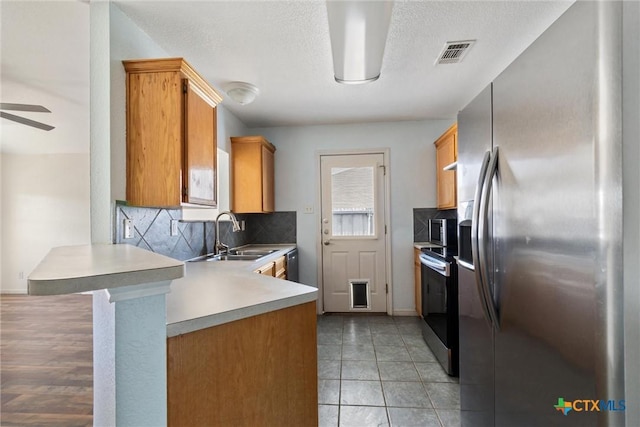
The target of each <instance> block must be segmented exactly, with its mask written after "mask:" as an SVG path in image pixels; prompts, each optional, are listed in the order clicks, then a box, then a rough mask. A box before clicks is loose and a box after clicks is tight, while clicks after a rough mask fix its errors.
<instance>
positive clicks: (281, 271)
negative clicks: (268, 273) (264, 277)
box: [274, 256, 287, 280]
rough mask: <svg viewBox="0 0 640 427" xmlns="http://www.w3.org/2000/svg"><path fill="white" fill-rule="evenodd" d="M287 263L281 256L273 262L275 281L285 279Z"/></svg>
mask: <svg viewBox="0 0 640 427" xmlns="http://www.w3.org/2000/svg"><path fill="white" fill-rule="evenodd" d="M286 264H287V263H286V262H285V257H284V256H281V257H280V258H278V259H277V260H275V266H274V270H275V272H274V275H275V278H276V279H285V280H286V278H287V265H286Z"/></svg>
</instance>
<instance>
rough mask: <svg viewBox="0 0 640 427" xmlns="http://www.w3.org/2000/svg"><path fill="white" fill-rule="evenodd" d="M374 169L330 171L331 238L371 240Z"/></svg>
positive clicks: (372, 233)
mask: <svg viewBox="0 0 640 427" xmlns="http://www.w3.org/2000/svg"><path fill="white" fill-rule="evenodd" d="M374 183H375V181H374V170H373V167H371V166H367V167H353V168H331V206H332V221H331V224H332V233H331V234H332V235H333V236H374V235H375V214H374V206H375V203H374V202H375V200H374V194H375V193H374Z"/></svg>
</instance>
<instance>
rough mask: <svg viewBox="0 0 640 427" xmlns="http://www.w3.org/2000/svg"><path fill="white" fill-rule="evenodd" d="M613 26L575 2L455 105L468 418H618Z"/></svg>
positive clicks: (609, 17)
mask: <svg viewBox="0 0 640 427" xmlns="http://www.w3.org/2000/svg"><path fill="white" fill-rule="evenodd" d="M621 23H622V15H621V4H620V3H619V2H608V1H604V2H591V1H588V2H587V1H585V2H582V1H579V2H576V3H575V4H573V5H572V6H571V7H570V8H569V9H568V10H567V11H566V12H565V13H564V14H563V15H562V16H561V17H560V18H559V19H558V20H557V21H556V22H555V23H554V24H552V26H551V27H550V28H549V29H548V30H547V31H545V32H544V33H543V34H542V35H541V36H540V37H539V38H538V39H537V40H536V41H535V42H534V43H533V44H532V45H531V46H529V47H528V48H527V49H526V50H525V51H524V52H523V53H522V54H521V55H520V56H519V57H518V58H517V59H516V60H515V61H514V62H513V63H512V64H511V65H510V66H509V67H508V68H507V69H506V70H505V71H504V72H503V73H501V74H500V75H499V76H498V77H497V78H496V79H495V80H494V81H493V83H492V84H491V85H490V86H489V87H487V88H486V89H485V90H484V91H483V92H482V93H481V94H479V95H478V96H477V97H476V98H475V99H474V100H473V101H472V102H471V103H470V104H469V105H468V106H467V107H465V108H464V109H463V110H462V111H461V112H460V114H459V115H458V129H459V131H458V132H459V135H458V165H457V173H458V199H459V204H458V206H459V207H458V218H459V227H460V232H459V236H460V237H459V239H460V245H459V246H460V255H459V260H458V263H459V269H458V271H459V319H460V393H461V418H462V425H463V426H474V427H478V426H494V425H495V426H508V427H513V426H556V425H557V426H596V425H597V426H624V409H625V402H624V380H623V335H622V334H623V329H622V308H623V306H622V304H623V301H622V178H621V167H622V154H621V146H622V140H621V96H622V93H621V60H622V50H621V31H620V28H621ZM596 401H597V403H596Z"/></svg>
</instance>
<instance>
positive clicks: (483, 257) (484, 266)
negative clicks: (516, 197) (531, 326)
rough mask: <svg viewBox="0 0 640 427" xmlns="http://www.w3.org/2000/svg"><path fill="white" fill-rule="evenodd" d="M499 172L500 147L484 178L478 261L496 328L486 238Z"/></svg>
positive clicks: (491, 319)
mask: <svg viewBox="0 0 640 427" xmlns="http://www.w3.org/2000/svg"><path fill="white" fill-rule="evenodd" d="M497 172H498V147H495V148H494V149H493V153H492V155H491V161H490V162H489V166H488V167H487V174H486V177H485V179H484V187H483V188H482V196H481V203H480V209H479V213H478V236H477V238H478V261H479V267H480V269H479V270H480V276H481V277H482V282H481V283H482V287H483V294H484V300H485V304H486V308H487V310H488V312H489V318H490V322H491V324H492V326H493V328H494V329H495V330H498V329H500V326H499V319H498V310H497V308H496V305H495V302H494V298H493V294H492V292H491V288H490V286H489V275H488V270H489V265H488V260H487V241H486V240H485V237H486V234H487V229H488V226H489V223H488V221H489V202H490V200H491V192H492V190H493V178H494V177H495V176H496V173H497Z"/></svg>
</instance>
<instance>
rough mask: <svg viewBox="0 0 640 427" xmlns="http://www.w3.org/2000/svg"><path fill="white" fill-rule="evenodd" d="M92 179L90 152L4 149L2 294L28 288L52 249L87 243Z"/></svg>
mask: <svg viewBox="0 0 640 427" xmlns="http://www.w3.org/2000/svg"><path fill="white" fill-rule="evenodd" d="M88 178H89V154H88V153H78V154H36V155H31V154H9V153H3V154H2V256H3V259H2V288H1V292H2V293H26V292H27V281H26V278H27V276H28V275H29V273H31V271H33V269H34V268H35V267H36V266H37V265H38V264H39V263H40V261H42V258H44V256H45V255H46V254H47V253H48V252H49V251H50V250H51V248H53V247H55V246H66V245H80V244H87V243H89V241H90V223H89V179H88ZM20 277H22V278H20Z"/></svg>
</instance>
